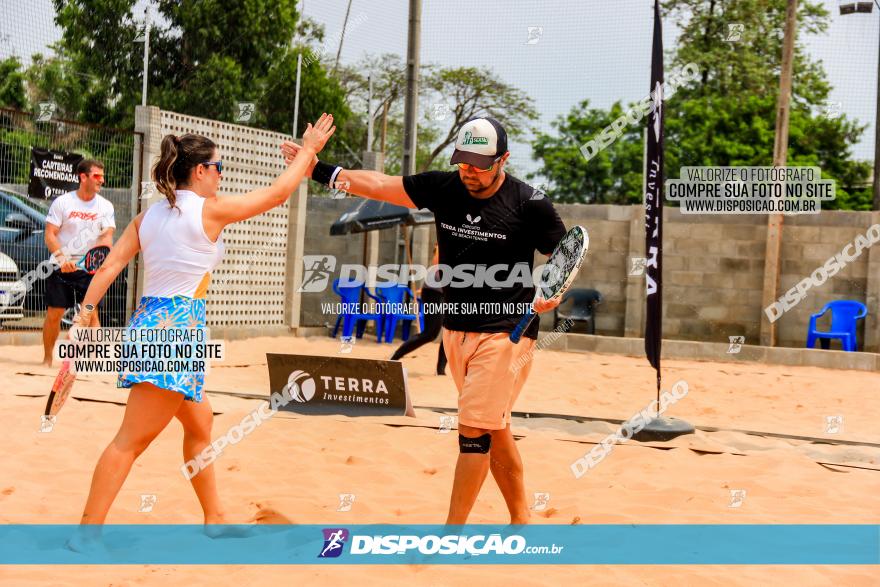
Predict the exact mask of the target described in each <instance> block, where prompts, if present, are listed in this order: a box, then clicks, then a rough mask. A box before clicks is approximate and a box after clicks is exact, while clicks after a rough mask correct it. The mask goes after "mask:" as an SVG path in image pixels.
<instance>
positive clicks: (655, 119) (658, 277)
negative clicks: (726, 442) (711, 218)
mask: <svg viewBox="0 0 880 587" xmlns="http://www.w3.org/2000/svg"><path fill="white" fill-rule="evenodd" d="M651 95H652V96H653V98H654V108H653V109H652V112H651V114H650V116H648V146H647V158H648V160H647V162H646V167H645V173H646V176H647V177H645V188H646V189H645V253H646V255H647V262H646V263H645V287H646V288H647V306H648V307H647V313H646V321H645V354H646V355H647V356H648V362H649V363H651V366H652V367H654V369H656V370H657V393H658V394H659V393H660V343H661V338H662V336H663V110H664V107H663V27H662V25H661V23H660V1H659V0H654V43H653V49H652V52H651Z"/></svg>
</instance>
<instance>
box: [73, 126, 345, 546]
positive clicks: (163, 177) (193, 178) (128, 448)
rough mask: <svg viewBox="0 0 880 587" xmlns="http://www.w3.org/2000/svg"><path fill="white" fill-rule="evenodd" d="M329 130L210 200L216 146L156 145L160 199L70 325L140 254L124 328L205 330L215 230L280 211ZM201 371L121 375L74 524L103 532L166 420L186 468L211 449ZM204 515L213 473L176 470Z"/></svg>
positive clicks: (219, 248) (311, 133)
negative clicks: (281, 167)
mask: <svg viewBox="0 0 880 587" xmlns="http://www.w3.org/2000/svg"><path fill="white" fill-rule="evenodd" d="M335 130H336V127H335V126H333V117H332V116H330V115H327V114H324V115H323V116H321V118H320V119H319V120H318V122H316V123H315V126H314V127H313V126H312V125H311V124H309V125H308V127H307V129H306V131H305V133H304V134H303V147H302V150H301V151H300V153H299V154H298V155H297V156H296V158H295V159H294V160H293V161H292V162H290V165H289V166H288V168H287V169H286V170H285V171H284V173H282V174H281V175H280V176H279V177H278V179H276V180H275V182H274V183H273V184H272V185H271V186H269V187H265V188H260V189H257V190H254V191H252V192H250V193H249V194H247V195H244V196H228V197H223V198H218V197H217V188H218V187H219V185H220V175H221V173H222V170H223V164H222V162H221V161H220V155H219V153H218V152H217V149H216V146H215V145H214V143H213V142H212V141H211V140H210V139H208V138H206V137H202V136H197V135H185V136H183V137H176V136H173V135H168V136H166V137H165V138H164V139H163V140H162V147H161V154H160V159H159V161H158V162H157V163H156V165H155V166H154V167H153V179H154V181H155V182H156V185H157V187H158V189H159V191H160V192H162V194H164V195H165V197H166V200H167V201H164V202H159V203H157V204H154V205H152V206H150V208H149V209H147V210H146V211H145V212H142V213H141V214H139V215H138V216H137V217H136V218H135V219H134V221H133V222H131V224H129V225H128V227H127V228H126V229H125V232H124V233H123V235H122V236H121V237H120V238H119V241H118V242H117V243H116V246H114V247H113V250H112V251H111V253H110V255H108V257H107V260H106V261H105V262H104V264H103V265H102V266H101V268H100V269H99V270H98V272H97V273H96V274H95V276H94V278H93V279H92V282H91V285H90V286H89V289H88V292H87V293H86V295H85V297H84V298H83V304H82V307H83V310H82V312H81V313H80V315H79V316H77V319H76V323H77V324H78V325H79V324H89V320H90V319H91V313H92V312H93V311H94V307H95V306H96V305H97V304H98V301H100V299H101V298H102V297H103V296H104V294H105V293H106V291H107V288H108V287H109V286H110V284H111V283H113V281H114V279H115V278H116V276H117V275H118V274H119V273H120V272H121V271H122V270H123V269H124V268H125V267H126V266H127V265H128V263H129V261H130V260H131V259H132V258H133V257H134V256H135V255H136V254H137V253H138V251H140V253H141V255H142V257H143V262H144V268H145V276H144V292H143V298H142V299H141V302H140V304H139V305H138V308H137V310H136V311H135V313H134V314H133V315H132V317H131V321H130V322H129V328H181V329H184V328H185V329H190V328H204V326H205V299H204V298H205V292H206V291H207V288H208V283H209V281H210V275H211V271H212V270H213V269H214V267H216V266H217V264H218V263H219V262H220V260H221V258H222V256H223V240H222V238H221V236H220V233H221V231H222V230H223V227H225V226H226V225H228V224H232V223H233V222H238V221H241V220H246V219H248V218H251V217H253V216H257V215H259V214H262V213H263V212H266V211H267V210H270V209H272V208H275V207H277V206H280V205H282V204H284V203H285V202H286V201H287V198H288V197H289V196H290V194H291V193H293V191H294V190H295V189H296V187H297V186H298V185H299V184H300V182H301V181H302V179H303V176H304V175H305V174H306V172H307V171H308V168H309V166H310V165H311V164H312V160H313V158H314V156H315V155H316V154H317V153H318V152H320V151H321V149H322V148H323V147H324V145H325V144H326V142H327V140H328V139H329V138H330V136H331V135H332V134H333V132H334V131H335ZM203 383H204V372H183V373H180V372H178V373H156V372H150V373H133V372H124V373H120V374H119V381H118V385H119V387H127V388H131V391H130V392H129V396H128V403H127V405H126V408H125V416H124V417H123V421H122V424H121V426H120V428H119V431H118V432H117V433H116V437H115V438H114V439H113V441H112V442H111V443H110V444H109V446H107V448H106V449H105V450H104V453H103V454H102V455H101V458H100V459H99V460H98V464H97V465H96V467H95V472H94V475H93V477H92V485H91V490H90V491H89V497H88V500H87V502H86V506H85V510H84V511H83V515H82V519H81V522H80V523H81V524H83V525H87V524H103V523H104V520H105V518H106V516H107V512H108V511H109V509H110V506H111V505H112V503H113V500H114V499H115V498H116V495H117V493H118V492H119V489H120V488H121V487H122V484H123V483H124V481H125V478H126V477H127V476H128V472H129V470H130V469H131V466H132V464H133V463H134V461H135V459H136V458H137V457H138V455H140V454H141V453H142V452H143V451H144V450H145V449H146V448H147V446H149V444H150V443H151V442H152V440H153V439H154V438H156V436H157V435H158V434H159V433H160V432H161V431H162V430H163V429H164V428H165V426H166V425H167V424H168V423H169V422H170V421H171V419H172V418H175V417H176V418H177V419H178V420H180V422H181V423H182V424H183V429H184V437H183V450H184V458H185V461H186V462H187V464H189V463H191V462H196V460H195V459H196V456H197V455H199V453H201V452H202V450H203V449H204V448H206V447H207V446H208V445H209V444H210V442H211V423H212V420H213V412H212V411H211V406H210V404H209V402H208V400H207V398H203V397H202V385H203ZM183 469H184V470H185V471H186V472H187V477H188V478H190V480H191V482H192V485H193V488H194V489H195V491H196V494H197V496H198V498H199V502H200V503H201V505H202V509H203V511H204V517H205V524H206V531H208V532H209V534H210V533H212V532H211V530H212V528H214V529H217V528H218V527H217V526H212V525H214V524H225V523H226V521H225V518H224V515H223V510H222V508H221V506H220V500H219V498H218V495H217V489H216V484H215V480H214V467H213V465H208V466H206V467H203V468H202V469H201V470H200V471H199V470H197V471H192V470H191V468H190V467H188V466H186V465H185V466H184V468H183ZM99 533H100V526H95V527H94V529H93V531H92V532H88V531H87V532H83V533H81V534H80V535H79V536H78V537H77V539H76V541H72V542H71V544H70V546H71V548H74V549H78V548H79V547H86V543H87V542H88V541H90V540H91V539H94V538H96V537H97V536H99Z"/></svg>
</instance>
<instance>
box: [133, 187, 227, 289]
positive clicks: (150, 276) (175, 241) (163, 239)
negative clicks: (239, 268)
mask: <svg viewBox="0 0 880 587" xmlns="http://www.w3.org/2000/svg"><path fill="white" fill-rule="evenodd" d="M174 193H175V194H176V195H177V208H172V207H171V206H170V205H169V204H168V202H167V201H161V202H156V203H155V204H153V205H152V206H150V207H149V208H148V209H147V212H146V214H144V217H143V218H142V219H141V226H140V230H139V231H138V237H139V238H140V243H141V255H143V259H144V293H143V295H144V296H150V297H161V298H170V297H173V296H186V297H190V298H203V297H205V294H206V292H207V290H208V283H209V282H210V280H211V271H213V269H214V267H216V266H217V264H218V263H220V261H221V259H222V258H223V250H224V249H223V238H222V237H217V241H216V242H212V241H211V239H209V238H208V235H207V234H205V227H204V224H203V223H202V207H203V206H204V205H205V198H203V197H201V196H199V195H198V194H196V193H195V192H191V191H189V190H177V191H175V192H174Z"/></svg>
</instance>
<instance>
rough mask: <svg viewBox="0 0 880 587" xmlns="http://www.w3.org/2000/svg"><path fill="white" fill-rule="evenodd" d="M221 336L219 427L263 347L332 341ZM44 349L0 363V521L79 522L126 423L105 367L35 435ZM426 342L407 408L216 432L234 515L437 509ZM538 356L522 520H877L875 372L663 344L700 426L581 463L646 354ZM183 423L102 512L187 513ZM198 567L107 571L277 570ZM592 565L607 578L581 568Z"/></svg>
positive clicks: (318, 345) (400, 517)
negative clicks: (94, 476)
mask: <svg viewBox="0 0 880 587" xmlns="http://www.w3.org/2000/svg"><path fill="white" fill-rule="evenodd" d="M227 349H228V357H229V359H228V360H227V361H225V362H224V363H218V364H215V365H214V367H213V368H212V370H211V372H210V373H209V375H208V377H207V381H206V389H207V390H208V397H209V398H210V401H211V404H212V406H213V408H214V411H215V414H216V415H215V423H214V436H215V437H217V436H219V435H220V434H223V433H224V432H225V431H226V430H228V429H229V428H230V427H231V426H234V425H235V424H237V423H238V422H240V421H241V418H242V417H243V416H244V415H246V414H247V413H249V412H251V411H252V410H254V409H255V408H256V407H258V406H259V405H260V402H261V401H262V400H259V399H248V398H243V397H236V396H235V395H232V394H239V395H247V394H252V395H256V396H261V397H266V396H268V383H269V382H268V371H267V368H266V357H265V353H266V352H284V353H293V354H323V355H333V354H335V353H338V351H339V343H338V342H337V341H333V340H330V339H327V338H322V337H310V338H294V337H284V338H256V339H248V340H234V341H227ZM390 350H391V349H390V347H388V346H387V345H385V346H380V345H377V344H375V343H373V342H370V341H358V342H357V343H356V344H355V346H354V348H353V351H352V355H351V356H354V357H364V358H386V356H387V354H390ZM37 351H38V349H37V348H36V347H28V346H17V347H3V348H2V353H0V357H2V358H0V377H2V379H3V380H4V381H5V382H7V385H5V386H4V387H5V390H6V393H5V394H4V397H3V400H2V403H0V410H2V413H3V421H4V422H5V425H4V436H5V440H6V450H5V454H6V457H5V459H4V460H5V461H6V467H4V470H5V471H6V472H7V474H6V475H4V479H3V481H2V483H0V485H2V487H0V518H2V521H3V523H7V524H8V523H30V524H44V523H67V524H73V523H77V521H78V518H79V514H80V513H81V510H82V505H83V502H84V499H85V496H86V493H87V490H88V484H89V480H90V475H91V472H92V468H93V466H94V462H95V461H96V459H97V458H98V456H99V454H100V452H101V451H102V450H103V448H104V446H106V444H107V442H109V440H110V439H111V438H112V436H113V434H114V433H115V431H116V429H117V427H118V425H119V422H120V420H121V417H122V405H121V404H124V402H125V401H126V397H127V392H126V391H124V390H119V389H116V387H115V380H114V378H113V377H112V376H109V375H95V376H92V375H90V376H82V377H80V378H79V380H78V381H77V383H76V386H75V387H74V391H73V399H71V400H68V405H66V406H65V409H64V410H63V412H62V413H61V414H60V415H59V418H58V421H57V423H56V426H55V428H54V429H53V431H52V432H50V433H41V432H39V414H40V413H41V408H42V405H43V403H44V402H45V396H46V394H47V391H48V387H49V385H50V384H51V377H52V375H53V371H52V370H50V369H44V368H42V367H40V366H38V365H37V364H36V361H35V360H34V357H36V356H37V355H38V352H37ZM436 351H437V346H436V344H435V345H428V346H425V347H423V348H422V349H419V351H417V352H416V353H415V355H414V356H411V357H407V358H405V359H404V365H405V366H406V367H407V370H408V373H409V389H410V394H411V398H412V402H413V404H414V406H415V413H416V417H415V418H408V417H403V416H400V417H359V418H350V417H345V416H302V415H298V414H294V413H290V412H279V413H277V414H276V415H275V416H273V417H272V418H271V419H270V420H268V421H266V422H264V423H263V425H261V426H260V427H259V428H258V429H256V430H255V431H254V432H253V433H252V434H250V435H248V436H247V437H245V438H243V439H242V440H241V441H240V442H238V443H237V444H235V445H233V446H229V447H227V448H226V449H225V451H224V453H223V454H222V455H221V456H220V457H219V458H218V459H217V461H216V462H215V465H216V467H215V468H216V471H217V476H218V482H219V484H220V487H221V489H222V492H221V496H222V498H223V499H224V502H225V504H226V506H227V508H228V510H229V512H228V514H229V517H230V520H231V521H233V522H235V523H314V524H340V525H344V524H367V523H421V524H435V523H442V516H443V513H444V512H445V508H446V500H447V498H448V491H449V487H450V485H451V480H452V473H453V468H454V455H455V453H456V441H455V436H456V433H455V431H454V430H451V431H449V432H442V431H441V423H442V421H441V418H442V417H443V416H449V415H454V414H455V390H454V387H453V383H452V380H451V378H450V377H449V376H446V377H440V376H437V375H434V374H433V367H434V361H435V358H436ZM535 361H536V362H535V366H534V369H533V371H532V374H531V377H530V379H529V381H528V383H527V384H526V386H525V388H524V389H523V392H522V394H521V396H520V400H519V402H518V403H517V405H516V406H515V410H516V412H517V413H516V414H515V417H514V420H513V424H512V429H513V432H514V434H515V435H516V436H517V438H518V446H519V449H520V452H521V453H522V457H523V460H524V463H525V466H526V479H525V483H526V490H527V494H528V495H529V497H530V499H531V497H532V495H533V494H534V493H541V494H549V496H548V498H547V499H546V503H545V504H543V506H539V507H538V508H537V509H536V510H535V511H533V517H532V520H533V523H535V524H547V523H549V524H635V523H640V524H684V523H692V524H698V523H713V524H715V523H720V524H728V523H731V524H733V523H755V524H806V523H817V524H832V523H834V524H838V523H843V524H865V523H873V524H876V523H880V509H878V508H877V507H876V503H877V502H876V495H877V494H878V491H880V428H878V426H877V424H876V422H877V421H878V417H880V397H878V396H877V393H876V389H877V382H878V376H877V375H876V374H875V373H870V372H864V371H841V370H829V369H820V368H814V367H782V366H775V365H765V364H742V365H732V364H730V363H713V362H703V361H678V360H667V361H666V362H665V369H664V371H665V378H664V389H668V388H669V387H670V386H671V384H672V383H673V382H675V381H678V380H680V379H683V380H685V381H686V382H687V384H688V390H689V391H688V394H687V396H685V397H684V398H683V399H682V400H681V401H679V402H678V403H677V404H675V405H674V406H673V407H672V408H671V409H670V411H669V415H672V416H675V417H680V418H684V419H686V420H688V421H690V422H691V423H692V424H694V425H695V426H697V427H698V430H697V432H696V434H694V435H691V436H684V437H679V438H677V439H675V440H673V441H670V442H666V443H660V442H651V443H638V442H634V441H629V442H627V443H624V444H618V445H615V446H614V447H613V450H612V451H611V453H610V454H608V455H607V456H606V458H605V459H604V460H603V461H602V462H600V463H599V464H598V465H597V466H596V467H595V468H593V469H591V470H590V471H588V472H586V473H585V474H584V475H583V476H582V477H580V478H576V477H575V476H574V474H573V473H572V470H571V463H572V462H574V461H575V460H577V459H578V458H579V457H582V456H583V455H584V454H585V453H587V452H588V451H589V450H591V449H592V448H593V447H595V446H596V445H597V444H598V443H600V442H601V441H602V439H603V438H605V437H606V436H608V435H609V434H612V433H613V432H614V431H615V430H617V428H618V426H619V424H617V423H615V422H619V421H621V420H625V419H627V418H629V417H631V416H632V415H633V414H635V413H636V412H637V411H638V410H639V409H642V408H644V407H645V406H646V405H647V404H648V403H649V402H650V400H651V399H652V387H651V385H652V379H653V371H652V370H651V369H650V368H649V367H648V366H647V365H646V364H645V362H644V359H640V358H631V357H624V356H617V355H605V354H586V353H564V352H559V351H553V350H542V351H539V352H538V353H536V357H535ZM90 400H91V401H90ZM28 415H30V416H28ZM526 415H527V416H526ZM828 416H842V418H841V419H840V420H834V422H838V423H839V424H840V425H839V427H838V430H837V431H836V432H829V431H828V424H827V417H828ZM747 431H748V432H747ZM749 432H750V433H749ZM755 433H771V434H772V435H760V434H755ZM181 440H182V431H181V428H180V426H179V424H177V423H176V422H174V423H172V424H171V425H169V427H168V429H167V430H166V431H165V432H164V433H163V434H161V435H160V436H159V437H158V439H157V440H156V441H155V442H154V443H153V445H151V446H150V448H149V449H148V450H147V451H146V452H145V453H144V454H143V455H142V456H141V458H140V459H138V460H137V461H136V462H135V465H134V468H133V470H132V473H131V475H130V477H129V478H128V480H127V481H126V483H125V485H124V486H123V488H122V491H121V492H120V495H119V497H118V499H117V501H116V502H115V504H114V506H113V508H112V509H111V511H110V515H109V517H108V523H110V524H197V523H200V521H201V510H200V508H199V505H198V503H197V501H196V499H195V497H194V495H193V493H192V489H191V488H190V486H189V483H187V482H186V480H185V479H184V478H183V476H182V475H181V472H180V465H181V457H180V443H181ZM342 494H353V495H354V496H355V499H354V501H353V503H352V505H351V507H350V509H349V510H348V511H337V510H338V509H339V506H340V495H342ZM144 495H147V496H155V503H154V505H153V507H152V510H151V511H139V509H143V508H142V505H143V500H144V498H143V497H142V496H144ZM737 502H738V503H737ZM505 516H506V507H505V504H504V501H503V499H502V497H501V494H500V492H499V491H498V489H497V487H496V486H495V485H494V483H493V482H491V480H489V481H488V482H487V483H486V487H485V489H484V491H483V494H482V495H481V498H480V499H479V500H478V501H477V504H476V506H475V508H474V511H473V514H472V520H471V521H472V522H473V523H498V521H499V520H504V519H505ZM206 569H207V568H206V567H180V566H176V567H173V572H171V573H169V572H170V571H171V570H172V567H158V566H136V567H134V566H132V567H122V568H120V569H118V570H119V573H120V574H119V575H116V576H119V577H121V576H126V577H131V580H132V581H133V582H142V581H146V580H148V579H153V578H156V577H162V581H163V583H167V584H169V585H175V584H178V583H180V584H184V583H187V582H190V581H191V580H192V577H195V576H196V575H198V576H199V578H200V579H201V578H202V577H212V578H216V580H215V581H213V582H215V583H216V584H220V585H235V584H241V582H242V581H244V582H248V583H250V582H252V581H255V580H260V581H262V580H264V579H268V580H272V578H274V579H278V580H280V577H281V576H282V574H283V572H284V571H283V567H278V568H273V567H254V568H247V567H235V568H233V569H229V570H227V572H220V570H218V569H210V570H206ZM492 569H493V570H492V572H491V573H489V574H486V573H484V572H481V576H484V577H487V578H488V583H487V584H502V583H504V582H505V581H506V580H515V581H516V584H535V585H537V584H546V583H542V582H541V581H538V580H537V579H535V578H534V577H538V576H541V577H544V578H545V579H546V581H549V582H550V583H552V584H559V583H562V582H569V581H575V580H577V581H578V582H584V581H585V582H586V584H597V585H601V584H607V583H608V582H609V581H617V580H620V581H633V580H639V579H640V578H643V577H644V575H645V567H639V566H632V567H617V568H615V569H611V568H609V567H601V568H598V567H597V568H592V569H591V568H585V569H577V568H563V567H541V572H540V575H538V574H534V575H533V574H531V573H530V576H531V577H533V578H532V579H531V581H532V582H531V583H529V582H528V581H523V578H522V576H519V575H518V574H517V572H516V569H515V568H511V567H506V568H505V567H492ZM759 569H760V567H737V568H736V569H735V577H733V576H731V575H730V569H729V568H726V567H722V566H700V567H692V566H688V567H680V566H675V567H670V568H668V569H666V573H656V572H652V578H651V579H650V581H649V584H656V585H665V584H673V583H676V584H680V580H681V579H683V578H687V581H686V582H688V581H694V583H692V584H697V582H698V583H699V584H731V582H732V583H734V584H737V583H739V584H747V583H748V582H749V579H748V577H749V576H750V575H751V577H752V580H755V579H756V578H757V577H761V576H764V577H766V575H762V574H761V572H760V571H759ZM301 570H302V571H305V569H301ZM483 570H485V569H483ZM351 571H352V569H345V568H339V567H337V568H334V569H333V573H332V574H331V572H330V571H329V570H328V569H318V568H315V570H314V573H315V574H314V576H313V578H314V581H315V583H317V584H332V583H338V581H339V580H344V579H345V577H347V576H349V575H348V573H350V572H351ZM306 572H309V571H306ZM472 572H473V570H468V569H467V568H465V567H450V566H446V565H444V566H442V567H432V568H425V567H399V568H398V567H369V568H364V569H363V570H362V572H358V573H357V575H355V574H353V573H352V574H351V575H350V576H351V577H352V578H354V577H357V578H358V580H359V581H365V582H366V583H367V584H399V583H406V582H407V581H411V580H416V579H417V580H418V581H419V582H420V583H422V582H425V581H427V582H430V583H431V584H452V583H455V582H456V581H457V580H461V579H463V578H465V577H467V576H469V573H472ZM595 572H599V573H601V575H600V576H601V578H597V577H599V575H594V576H593V577H592V579H591V578H590V577H591V575H592V574H593V573H595ZM101 573H102V571H101V569H100V567H91V568H85V567H83V568H77V567H64V568H60V567H56V568H54V569H33V568H32V567H8V568H6V569H4V575H6V576H8V577H9V578H10V579H11V580H12V581H13V584H16V585H26V584H46V583H45V582H47V581H48V582H51V581H60V583H59V584H83V585H85V584H95V583H94V581H96V580H99V577H101V576H102V575H101ZM772 573H773V575H774V576H778V577H779V579H780V580H784V581H785V582H788V581H792V582H793V581H799V582H802V583H803V584H809V585H813V584H828V583H830V582H834V583H836V584H847V585H869V584H872V582H873V584H876V583H875V581H876V576H877V575H876V568H873V569H872V568H867V567H866V568H862V567H855V566H853V567H822V566H810V567H802V566H794V567H786V568H774V569H773V571H772ZM331 577H332V578H331ZM584 577H586V579H584ZM675 577H677V578H678V580H676V579H674V578H675ZM38 578H39V581H43V582H42V583H40V582H39V581H38ZM593 579H595V580H593ZM65 581H66V583H65ZM114 584H115V583H114ZM132 584H133V583H132Z"/></svg>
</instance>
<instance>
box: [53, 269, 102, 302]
mask: <svg viewBox="0 0 880 587" xmlns="http://www.w3.org/2000/svg"><path fill="white" fill-rule="evenodd" d="M91 282H92V276H91V275H89V274H88V273H86V272H85V271H83V270H81V269H78V270H76V271H71V272H70V273H62V272H61V270H60V269H56V270H55V271H53V272H52V274H51V275H50V276H49V277H47V278H46V305H47V306H49V307H51V308H73V307H74V306H75V305H76V304H79V303H82V301H83V298H84V297H86V291H87V290H88V289H89V284H90V283H91Z"/></svg>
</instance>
